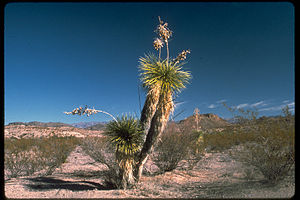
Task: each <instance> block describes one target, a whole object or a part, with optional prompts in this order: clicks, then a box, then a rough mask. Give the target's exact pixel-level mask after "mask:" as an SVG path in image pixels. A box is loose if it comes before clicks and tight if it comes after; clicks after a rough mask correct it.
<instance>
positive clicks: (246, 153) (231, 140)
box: [203, 107, 295, 184]
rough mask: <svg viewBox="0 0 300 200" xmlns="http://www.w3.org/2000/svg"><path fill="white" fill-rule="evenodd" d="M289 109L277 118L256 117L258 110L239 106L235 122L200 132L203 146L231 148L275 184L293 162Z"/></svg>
mask: <svg viewBox="0 0 300 200" xmlns="http://www.w3.org/2000/svg"><path fill="white" fill-rule="evenodd" d="M288 109H289V108H288V107H286V108H284V109H283V110H282V112H283V115H281V116H278V117H276V118H267V117H262V118H259V119H257V114H258V113H257V112H255V111H251V110H247V111H245V110H242V109H240V110H238V111H237V112H238V113H240V115H238V117H237V119H239V120H238V123H237V124H235V125H233V126H231V127H227V128H226V129H224V130H223V131H220V132H216V133H209V134H204V135H203V136H204V137H203V139H204V146H205V147H206V148H208V149H209V150H210V151H224V150H226V149H230V153H231V155H232V157H233V158H235V159H237V160H239V161H242V162H244V163H246V164H247V165H252V166H255V167H256V168H257V169H258V170H259V171H260V172H261V173H262V174H263V175H264V177H265V178H266V181H267V182H268V183H271V184H275V183H277V182H278V181H279V180H282V179H283V178H284V177H285V176H286V175H287V174H288V173H289V172H290V170H291V168H292V167H294V164H295V121H294V116H292V115H291V113H290V112H289V111H288ZM235 111H236V110H233V112H235Z"/></svg>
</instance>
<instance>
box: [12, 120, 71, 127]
mask: <svg viewBox="0 0 300 200" xmlns="http://www.w3.org/2000/svg"><path fill="white" fill-rule="evenodd" d="M8 125H25V126H39V127H72V126H71V125H70V124H65V123H61V122H38V121H33V122H12V123H9V124H8Z"/></svg>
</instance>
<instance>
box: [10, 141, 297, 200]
mask: <svg viewBox="0 0 300 200" xmlns="http://www.w3.org/2000/svg"><path fill="white" fill-rule="evenodd" d="M105 170H107V169H106V168H105V166H104V165H103V164H101V163H98V162H96V161H95V160H93V159H92V158H91V157H90V156H88V155H87V154H85V153H84V151H83V150H82V148H81V147H80V146H77V147H76V148H75V150H74V151H73V152H71V154H70V155H69V157H68V158H67V161H66V162H65V163H64V164H63V165H62V166H61V167H59V168H57V169H56V170H55V172H54V173H53V174H52V175H51V176H40V175H39V173H38V172H37V173H36V174H34V175H32V176H26V177H25V176H24V177H18V178H11V179H9V178H5V186H4V192H5V196H6V197H7V198H38V199H41V198H200V199H201V198H205V199H207V198H218V199H219V198H272V199H273V198H291V197H293V196H294V193H295V176H294V173H291V174H290V176H288V177H287V178H286V179H284V180H283V181H281V182H280V183H279V184H277V185H275V186H274V185H269V184H267V183H265V181H264V179H263V176H262V175H261V174H260V173H259V172H258V171H256V170H255V169H254V168H252V167H250V166H246V165H244V164H243V163H240V162H237V161H235V160H233V159H232V158H231V157H230V156H229V153H228V152H227V151H224V152H221V153H220V152H210V153H205V155H204V156H203V158H202V159H201V160H200V161H199V162H198V163H197V165H196V166H195V167H194V168H193V169H192V170H187V169H186V168H185V162H184V161H182V162H181V163H180V164H179V166H178V167H177V168H176V169H175V170H173V171H171V172H166V173H164V174H157V173H156V166H155V165H154V164H153V163H152V162H151V159H150V160H148V162H147V163H146V172H148V173H147V174H145V175H144V176H143V177H142V178H141V181H140V183H139V184H138V185H137V186H136V188H134V189H127V190H122V189H112V188H111V187H109V186H107V185H105V183H104V180H103V173H104V172H105Z"/></svg>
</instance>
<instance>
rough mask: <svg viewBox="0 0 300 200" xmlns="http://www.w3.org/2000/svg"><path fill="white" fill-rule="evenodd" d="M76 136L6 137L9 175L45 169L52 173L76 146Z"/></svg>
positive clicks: (26, 173)
mask: <svg viewBox="0 0 300 200" xmlns="http://www.w3.org/2000/svg"><path fill="white" fill-rule="evenodd" d="M76 144H77V139H76V138H75V137H65V138H59V137H56V136H52V137H49V138H21V139H5V141H4V154H5V155H4V166H5V170H7V172H8V173H7V174H6V175H7V176H8V177H18V176H28V175H32V174H33V173H35V172H37V171H40V170H44V173H45V174H46V175H49V174H52V173H53V171H54V170H55V168H57V167H59V166H60V165H61V164H62V163H64V162H65V160H66V158H67V157H68V155H69V153H70V152H71V151H72V150H73V149H74V148H75V146H76Z"/></svg>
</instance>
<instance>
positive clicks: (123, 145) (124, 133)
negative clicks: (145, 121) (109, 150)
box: [105, 115, 143, 188]
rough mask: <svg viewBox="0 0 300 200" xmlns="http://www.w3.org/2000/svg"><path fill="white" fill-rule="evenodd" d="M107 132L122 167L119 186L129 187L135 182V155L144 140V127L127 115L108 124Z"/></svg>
mask: <svg viewBox="0 0 300 200" xmlns="http://www.w3.org/2000/svg"><path fill="white" fill-rule="evenodd" d="M105 134H106V135H107V136H109V137H110V140H111V143H112V145H113V146H114V147H115V150H116V159H117V162H118V164H119V167H120V169H119V170H120V172H119V180H120V183H119V184H120V185H119V187H122V188H128V187H131V186H133V185H134V184H135V178H134V175H133V170H134V165H135V155H136V154H137V153H138V152H139V151H140V149H141V145H142V142H143V139H142V129H141V128H140V123H139V121H138V120H137V119H135V118H133V117H129V116H127V115H124V116H122V117H121V118H117V119H116V121H111V122H109V123H108V124H107V126H106V130H105Z"/></svg>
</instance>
